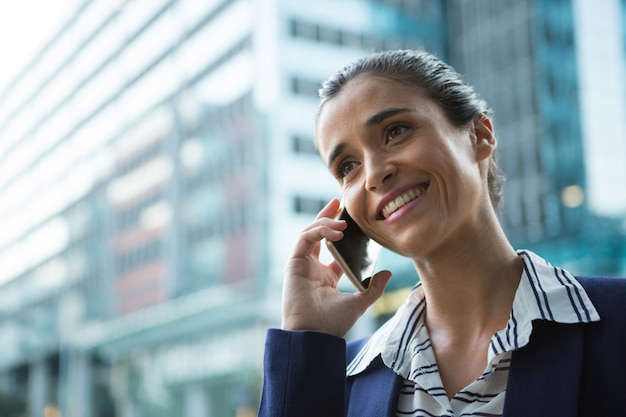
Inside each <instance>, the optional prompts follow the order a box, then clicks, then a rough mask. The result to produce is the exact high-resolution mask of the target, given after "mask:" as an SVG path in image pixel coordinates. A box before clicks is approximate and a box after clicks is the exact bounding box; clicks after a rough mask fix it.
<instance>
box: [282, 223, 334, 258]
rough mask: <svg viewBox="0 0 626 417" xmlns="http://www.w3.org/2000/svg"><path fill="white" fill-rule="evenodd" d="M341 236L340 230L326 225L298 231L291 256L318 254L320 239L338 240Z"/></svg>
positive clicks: (300, 256)
mask: <svg viewBox="0 0 626 417" xmlns="http://www.w3.org/2000/svg"><path fill="white" fill-rule="evenodd" d="M342 237H343V232H342V231H341V230H335V229H331V228H330V227H327V226H317V227H313V228H311V229H309V230H305V231H304V232H302V233H300V238H299V239H298V241H297V242H296V246H295V248H294V251H293V254H292V256H293V257H294V258H303V257H306V256H310V255H316V256H317V255H319V250H320V248H319V246H320V241H321V240H322V239H328V240H333V241H335V240H339V239H341V238H342Z"/></svg>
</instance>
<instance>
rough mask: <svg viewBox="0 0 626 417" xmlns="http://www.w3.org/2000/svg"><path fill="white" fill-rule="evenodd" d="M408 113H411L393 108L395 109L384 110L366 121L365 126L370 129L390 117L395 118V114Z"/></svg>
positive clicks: (403, 109) (405, 109) (404, 109)
mask: <svg viewBox="0 0 626 417" xmlns="http://www.w3.org/2000/svg"><path fill="white" fill-rule="evenodd" d="M408 111H411V109H407V108H395V107H392V108H390V109H385V110H382V111H380V112H378V113H376V114H375V115H373V116H372V117H370V118H369V119H367V121H366V122H365V125H366V126H367V127H372V126H375V125H377V124H380V123H382V122H383V121H385V119H388V118H390V117H392V116H395V115H396V114H399V113H405V112H408Z"/></svg>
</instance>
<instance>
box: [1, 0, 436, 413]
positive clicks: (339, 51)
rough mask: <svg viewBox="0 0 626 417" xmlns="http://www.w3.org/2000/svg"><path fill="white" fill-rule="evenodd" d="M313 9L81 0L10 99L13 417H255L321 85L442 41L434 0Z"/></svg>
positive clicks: (302, 219)
mask: <svg viewBox="0 0 626 417" xmlns="http://www.w3.org/2000/svg"><path fill="white" fill-rule="evenodd" d="M322 3H323V4H316V5H307V4H299V2H292V1H274V2H270V1H263V0H211V1H196V0H183V1H172V0H158V1H145V0H134V1H126V2H107V1H100V0H86V1H82V2H76V5H75V11H74V13H73V16H72V17H71V19H69V21H68V22H66V24H65V25H64V26H63V29H62V30H61V31H59V32H58V33H57V34H56V35H55V36H54V38H53V39H51V40H50V41H49V42H48V43H47V44H46V46H45V48H43V49H42V50H41V52H40V54H39V55H38V56H37V57H36V59H34V60H33V61H32V62H31V63H30V65H28V66H27V67H26V68H24V70H23V71H22V72H21V73H20V75H19V76H18V77H17V78H16V79H15V80H14V82H12V83H11V85H10V86H9V87H8V88H7V90H6V91H4V92H2V93H1V95H0V111H1V113H0V114H3V115H5V116H3V117H2V118H1V119H0V135H2V138H3V140H2V142H0V160H1V163H2V165H3V174H4V175H3V177H2V178H0V197H1V198H0V201H2V203H0V214H1V215H2V219H3V234H2V236H1V237H0V265H1V267H0V336H1V337H2V339H3V341H4V343H3V345H4V354H3V355H2V358H1V359H0V408H1V411H2V414H3V415H10V416H13V415H15V416H17V415H27V416H40V415H42V413H43V414H44V415H60V414H62V415H63V416H64V417H65V416H67V417H72V416H74V417H97V416H112V415H115V416H120V417H127V416H128V417H130V416H133V417H137V416H151V417H152V416H157V417H158V416H172V415H177V416H191V417H194V416H204V417H206V416H220V417H221V416H238V417H245V416H251V415H255V414H256V407H257V404H258V398H259V393H260V381H261V360H260V358H261V355H262V348H263V338H264V333H265V329H266V328H267V327H269V326H276V325H277V324H278V323H279V317H280V315H279V309H280V307H279V306H280V304H279V301H277V297H278V293H277V292H276V288H277V286H279V285H280V272H278V273H277V272H276V271H282V265H283V264H284V260H285V256H286V254H288V253H289V250H288V249H286V248H289V247H290V246H291V243H290V241H289V240H288V239H286V237H287V236H289V237H290V238H291V237H292V236H295V235H296V234H297V231H298V230H299V229H300V228H301V227H303V226H304V225H305V224H306V223H308V222H309V221H310V218H311V213H312V212H315V211H317V209H318V207H319V206H320V204H321V202H322V201H324V200H325V199H327V198H330V197H332V196H333V195H335V193H337V192H338V190H337V189H336V188H334V187H336V186H335V185H334V184H333V181H332V179H331V178H330V176H329V175H328V174H327V173H326V172H325V170H324V168H323V166H322V164H320V163H319V160H318V158H319V157H318V156H317V154H316V152H315V151H314V147H312V139H311V137H312V136H311V132H312V130H310V129H309V126H310V121H311V118H312V114H313V112H314V108H315V105H316V103H317V99H316V94H317V88H318V86H319V83H320V81H321V80H322V79H324V78H325V77H326V76H327V75H328V74H329V73H330V72H331V71H333V70H334V69H336V68H337V67H338V66H340V65H341V64H343V63H345V60H346V58H347V57H356V56H359V55H362V54H364V53H366V52H367V51H369V50H374V49H386V48H399V47H402V48H415V47H419V46H422V45H426V46H427V47H428V48H429V49H431V50H435V51H437V52H439V53H442V54H443V53H445V42H444V41H445V27H444V25H443V20H444V8H443V7H442V6H441V5H440V4H439V3H438V2H432V1H419V2H415V1H408V2H397V1H394V2H387V1H371V2H369V1H342V2H335V1H324V2H322ZM352 14H353V16H352V18H351V19H347V20H346V19H345V16H347V15H352ZM294 172H296V173H298V175H295V176H294V175H292V174H293V173H294ZM322 177H324V178H326V177H327V180H322V181H320V182H319V184H313V180H314V179H317V178H322ZM303 178H304V181H305V182H306V181H307V179H311V182H312V184H311V187H307V186H306V185H307V184H304V186H303V184H302V181H303Z"/></svg>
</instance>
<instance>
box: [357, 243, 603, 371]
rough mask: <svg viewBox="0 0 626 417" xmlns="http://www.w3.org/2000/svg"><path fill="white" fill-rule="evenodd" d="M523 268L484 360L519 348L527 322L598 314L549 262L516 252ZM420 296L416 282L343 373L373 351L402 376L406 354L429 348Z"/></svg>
mask: <svg viewBox="0 0 626 417" xmlns="http://www.w3.org/2000/svg"><path fill="white" fill-rule="evenodd" d="M518 254H519V255H520V256H522V257H523V259H524V269H523V271H522V277H521V280H520V284H519V286H518V288H517V291H516V293H515V298H514V300H513V308H512V310H511V314H510V316H509V321H508V323H507V325H506V326H505V327H504V328H503V329H502V330H500V331H498V332H497V333H495V334H494V335H493V337H492V338H491V345H490V348H489V360H490V361H491V360H492V359H493V358H494V357H496V356H498V355H500V354H502V353H504V352H509V351H512V350H515V349H519V348H521V347H523V346H525V345H526V344H527V343H528V341H529V340H530V335H531V333H532V322H533V320H549V321H554V322H557V323H589V322H593V321H598V320H600V316H599V315H598V312H597V311H596V309H595V307H594V306H593V304H592V303H591V300H590V299H589V297H588V296H587V293H586V292H585V290H584V289H583V288H582V286H581V285H580V284H579V283H578V281H576V279H575V278H574V276H573V275H572V274H570V273H569V272H567V271H565V270H564V269H561V268H557V267H554V266H552V265H551V264H549V263H548V262H547V261H545V260H544V259H543V258H541V257H540V256H538V255H537V254H535V253H533V252H531V251H528V250H520V251H518ZM425 311H426V300H425V299H424V291H423V288H422V286H421V284H418V285H416V286H415V287H414V288H413V290H412V291H411V293H410V294H409V296H408V298H407V300H406V301H405V302H404V304H402V306H400V308H399V309H398V311H397V312H396V314H395V315H394V316H393V317H392V318H391V319H390V320H389V321H387V323H385V324H384V325H383V326H382V327H381V328H380V329H378V330H377V331H376V332H375V333H374V334H373V335H372V337H371V338H370V340H369V341H368V342H367V343H366V344H365V346H363V348H362V349H361V351H360V352H359V354H358V355H357V356H356V357H355V358H354V359H353V360H352V362H351V363H350V364H349V365H348V367H347V375H348V376H352V375H356V374H358V373H360V372H363V371H364V370H365V369H367V367H368V366H369V365H370V363H371V362H372V361H373V360H374V359H375V358H376V357H378V356H379V355H381V356H382V359H383V362H384V363H385V365H387V366H388V367H389V368H391V369H392V370H394V371H395V372H396V373H398V374H399V375H402V376H404V377H406V376H407V375H408V373H409V372H410V366H411V361H412V358H413V357H414V356H415V355H417V354H419V353H420V352H421V351H423V350H424V349H427V348H429V347H430V346H429V345H430V340H429V338H428V333H427V331H426V327H425V326H424V313H425Z"/></svg>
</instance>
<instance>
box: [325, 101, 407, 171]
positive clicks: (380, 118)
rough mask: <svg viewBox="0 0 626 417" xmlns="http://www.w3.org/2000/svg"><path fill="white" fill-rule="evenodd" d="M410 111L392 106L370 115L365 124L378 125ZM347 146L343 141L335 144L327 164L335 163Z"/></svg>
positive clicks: (369, 125) (368, 125)
mask: <svg viewBox="0 0 626 417" xmlns="http://www.w3.org/2000/svg"><path fill="white" fill-rule="evenodd" d="M409 111H411V109H408V108H403V107H400V108H396V107H392V108H390V109H385V110H382V111H380V112H378V113H376V114H375V115H373V116H372V117H370V118H369V119H367V121H366V122H365V126H367V127H373V126H376V125H378V124H381V123H382V122H384V121H385V119H388V118H390V117H393V116H395V115H396V114H400V113H406V112H409ZM347 146H348V145H347V144H346V143H343V142H342V143H340V144H338V145H337V146H335V147H334V148H333V150H332V151H331V152H330V154H329V155H328V159H327V162H326V166H330V165H331V164H332V163H333V161H334V160H335V159H337V157H338V156H339V155H340V154H341V153H342V152H343V151H344V149H346V147H347Z"/></svg>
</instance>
